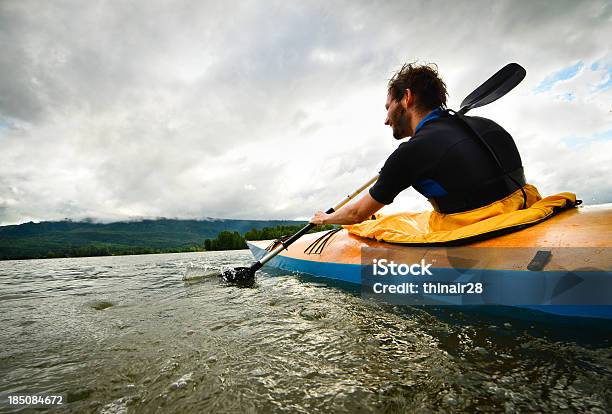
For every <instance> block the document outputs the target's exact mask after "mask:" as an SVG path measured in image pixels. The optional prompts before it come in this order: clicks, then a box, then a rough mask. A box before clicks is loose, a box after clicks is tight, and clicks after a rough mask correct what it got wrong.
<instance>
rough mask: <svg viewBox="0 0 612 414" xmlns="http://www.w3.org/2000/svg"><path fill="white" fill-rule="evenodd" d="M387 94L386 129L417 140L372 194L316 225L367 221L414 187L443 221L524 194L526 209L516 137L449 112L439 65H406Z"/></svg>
mask: <svg viewBox="0 0 612 414" xmlns="http://www.w3.org/2000/svg"><path fill="white" fill-rule="evenodd" d="M387 91H388V93H387V102H386V104H385V108H386V109H387V117H386V119H385V125H389V126H390V127H391V128H392V130H393V137H394V138H395V139H402V138H406V137H411V138H410V139H409V140H408V141H406V142H403V143H402V144H400V145H399V147H398V148H397V149H396V150H395V151H394V152H393V153H392V154H391V155H390V156H389V158H388V159H387V161H386V162H385V164H384V166H383V168H382V170H381V171H380V178H379V179H378V181H377V182H376V183H375V184H374V186H372V188H370V191H369V193H368V194H366V195H365V196H363V197H362V198H361V199H360V200H358V201H357V202H355V203H352V204H347V205H345V206H344V207H342V208H341V209H339V210H338V211H336V212H334V213H331V214H326V213H324V212H321V211H319V212H317V213H316V214H315V215H314V216H313V217H312V219H311V220H310V222H311V223H313V224H317V225H319V224H356V223H361V222H362V221H364V220H367V219H368V218H370V217H371V216H372V215H373V214H374V213H376V212H377V211H378V210H380V209H381V208H382V207H383V206H385V205H388V204H391V203H392V202H393V200H394V198H395V197H396V196H397V195H398V194H399V193H400V192H401V191H403V190H405V189H406V188H408V187H410V186H412V187H414V188H415V189H416V190H417V191H418V192H419V193H421V194H423V195H424V196H425V197H426V198H427V199H428V200H429V201H430V202H431V204H432V205H433V208H434V210H435V212H437V213H438V216H437V217H440V216H445V215H448V214H455V213H462V212H467V211H470V210H474V209H478V208H481V207H484V206H487V205H489V204H491V203H494V202H496V201H498V200H501V199H503V198H504V197H507V196H508V195H510V194H512V193H513V192H515V191H517V190H519V189H520V190H521V191H522V192H523V196H524V197H525V200H524V203H523V206H522V207H523V208H525V203H526V202H527V197H526V196H525V193H524V190H522V188H523V186H525V178H524V175H523V168H522V164H521V158H520V155H519V153H518V150H517V148H516V145H515V143H514V140H513V139H512V137H511V136H510V134H508V133H507V132H506V131H505V130H504V129H503V128H501V127H500V126H499V125H497V124H496V123H494V122H493V121H491V120H488V119H485V118H478V117H463V116H458V115H454V114H452V113H450V112H449V111H446V110H445V108H446V98H447V95H448V94H447V91H446V85H445V84H444V82H443V81H442V79H441V78H440V76H439V75H438V71H437V67H436V66H435V65H416V64H406V65H404V66H402V68H401V69H400V70H399V71H398V72H397V73H396V74H395V75H394V76H393V77H392V78H391V80H390V81H389V84H388V90H387ZM438 222H440V220H438ZM437 227H440V226H437ZM442 227H443V226H442ZM434 230H437V229H434Z"/></svg>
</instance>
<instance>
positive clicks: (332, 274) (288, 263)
mask: <svg viewBox="0 0 612 414" xmlns="http://www.w3.org/2000/svg"><path fill="white" fill-rule="evenodd" d="M247 244H248V246H249V249H250V250H251V252H252V253H253V256H255V258H256V259H257V260H259V259H261V258H262V257H263V256H264V255H265V254H266V251H265V249H262V248H260V247H258V246H255V245H253V244H251V243H247ZM266 265H268V266H272V267H276V268H279V269H283V270H287V271H290V272H300V273H307V274H310V275H313V276H319V277H323V278H326V279H334V280H341V281H344V282H348V283H353V284H357V285H361V271H362V266H361V265H358V264H350V263H331V262H315V261H311V260H303V259H296V258H293V257H286V256H281V255H278V256H276V257H275V258H273V259H272V260H270V261H269V262H268V263H267V264H266ZM439 270H444V269H439ZM503 272H504V273H509V272H512V273H516V274H520V273H524V272H523V271H517V270H504V271H503ZM451 306H452V305H451ZM516 307H517V308H523V309H530V310H537V311H541V312H545V313H550V314H554V315H560V316H570V317H588V318H599V319H612V306H611V305H517V306H516Z"/></svg>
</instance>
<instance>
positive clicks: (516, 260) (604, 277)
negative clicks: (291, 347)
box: [247, 204, 612, 319]
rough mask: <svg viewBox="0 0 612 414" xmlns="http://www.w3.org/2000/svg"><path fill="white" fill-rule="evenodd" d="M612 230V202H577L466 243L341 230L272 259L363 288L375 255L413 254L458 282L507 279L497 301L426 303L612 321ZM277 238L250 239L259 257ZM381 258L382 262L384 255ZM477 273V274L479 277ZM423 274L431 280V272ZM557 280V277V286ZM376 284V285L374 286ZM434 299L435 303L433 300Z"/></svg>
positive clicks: (310, 238)
mask: <svg viewBox="0 0 612 414" xmlns="http://www.w3.org/2000/svg"><path fill="white" fill-rule="evenodd" d="M611 230H612V204H601V205H592V206H581V207H578V208H571V209H568V210H564V211H561V212H559V213H558V214H556V215H555V216H553V217H551V218H550V219H548V220H546V221H544V222H541V223H538V224H536V225H533V226H531V227H528V228H525V229H523V230H520V231H516V232H514V233H510V234H505V235H503V236H499V237H495V238H492V239H488V240H483V241H478V242H475V243H471V244H468V245H465V246H452V247H445V246H442V247H440V246H407V245H402V244H391V243H385V242H378V241H376V240H372V239H364V238H361V237H358V236H355V235H352V234H350V233H349V232H348V231H347V230H345V229H339V230H337V231H332V232H318V233H311V234H306V235H304V236H303V237H302V238H301V239H299V240H298V241H296V242H295V243H293V244H292V245H290V246H289V247H288V248H287V249H285V250H283V251H282V252H281V253H280V254H279V255H277V256H276V257H274V258H273V259H272V260H270V261H269V262H268V263H267V264H266V265H267V266H272V267H276V268H279V269H283V270H286V271H290V272H299V273H304V274H309V275H313V276H317V277H320V278H326V279H333V280H339V281H343V282H348V283H351V284H356V285H361V286H362V293H363V292H364V286H365V285H364V280H366V279H367V280H371V277H370V275H371V271H372V268H373V267H374V268H376V266H375V265H374V266H373V264H372V263H376V259H374V261H373V262H372V261H371V258H372V257H385V259H386V263H391V262H392V259H394V258H395V259H397V260H396V261H397V263H401V262H402V260H404V261H405V260H406V258H410V260H411V263H412V262H414V263H420V264H421V265H423V264H424V263H428V265H427V266H425V267H429V270H431V271H432V272H433V273H434V274H436V272H438V273H437V274H446V275H449V274H451V273H452V276H451V278H452V279H453V280H454V282H457V281H458V280H466V277H468V276H467V275H471V276H469V277H472V279H471V280H476V279H474V277H484V278H485V279H483V280H487V281H491V280H493V279H491V278H495V281H496V282H495V283H497V284H498V285H499V283H498V282H499V281H500V280H501V281H503V289H501V288H499V287H498V288H497V291H496V292H490V293H491V294H490V295H489V296H490V297H494V299H491V300H492V301H491V302H486V303H483V302H482V300H484V299H482V298H478V299H477V300H476V302H474V300H475V299H470V300H471V302H470V301H469V300H468V301H467V302H466V299H465V298H466V295H463V296H462V295H443V294H441V293H440V292H436V291H434V292H433V293H432V292H429V293H431V294H428V295H425V294H424V293H423V291H421V292H420V296H419V300H421V301H422V302H420V303H423V304H425V305H427V304H432V303H434V302H435V303H436V304H442V305H465V304H470V303H472V304H494V305H497V304H499V305H504V306H505V305H508V304H507V303H505V302H496V301H495V300H499V299H500V298H502V297H503V298H505V299H504V300H510V302H511V301H512V300H514V301H515V302H516V303H511V304H509V305H508V306H512V307H519V308H525V309H529V310H532V311H538V312H545V313H549V314H555V315H561V316H564V317H583V318H584V317H587V318H599V319H612V291H611V290H610V286H612V260H611V255H610V252H612V231H611ZM273 243H274V241H271V240H265V241H247V245H248V247H249V249H250V250H251V252H252V254H253V256H254V257H255V258H256V259H257V260H259V259H261V258H262V257H263V256H264V255H265V254H266V253H267V251H268V250H269V249H270V247H271V245H273ZM266 249H268V250H266ZM379 263H382V262H381V261H380V260H379ZM398 268H399V269H401V266H399V267H398V266H396V270H397V269H398ZM408 268H409V267H408V266H405V269H408ZM379 269H380V266H379ZM386 269H387V270H389V267H388V266H387V267H386ZM466 269H467V270H466ZM411 270H414V269H411ZM364 272H365V273H364ZM368 272H370V273H368ZM479 272H480V273H479ZM483 272H484V273H483ZM379 274H380V273H379ZM476 274H478V276H474V275H476ZM364 275H367V277H366V276H364ZM483 275H484V276H483ZM396 276H397V274H396ZM469 277H468V279H469ZM423 278H425V279H423ZM487 278H488V279H487ZM417 279H418V277H417ZM377 280H378V279H377ZM380 280H382V279H380ZM389 280H391V279H389ZM415 280H416V279H415ZM420 280H421V281H422V280H426V276H422V277H421V279H420ZM551 280H554V283H553V284H552V285H553V286H552V288H551V287H550V285H551ZM495 283H492V282H491V283H489V285H487V284H486V283H485V285H487V286H493V285H495ZM455 285H456V286H458V285H459V284H458V283H455ZM468 285H469V283H468ZM495 286H497V285H495ZM589 286H590V287H589ZM370 288H372V286H369V285H368V289H370ZM451 288H452V287H451ZM536 288H537V289H539V290H538V292H539V293H538V294H539V295H544V296H545V298H544V299H546V300H544V299H541V300H540V302H535V301H534V300H533V295H531V296H530V294H531V293H532V291H533V290H534V289H536ZM368 289H366V290H368ZM500 289H501V290H500ZM481 290H482V289H481ZM368 292H370V293H371V290H368ZM509 292H510V294H509ZM530 292H531V293H530ZM442 293H448V292H442ZM451 293H452V292H451ZM455 293H457V292H455ZM460 293H465V292H460ZM496 295H497V296H496ZM391 296H393V295H391ZM404 296H405V297H407V296H408V295H404ZM473 296H474V297H475V296H476V295H473ZM393 297H395V296H393ZM508 297H511V299H508ZM538 297H540V296H538ZM424 298H425V299H424ZM577 298H578V299H577ZM429 299H431V300H433V301H434V302H431V301H430V302H428V300H429ZM423 300H424V302H423ZM479 301H480V302H479Z"/></svg>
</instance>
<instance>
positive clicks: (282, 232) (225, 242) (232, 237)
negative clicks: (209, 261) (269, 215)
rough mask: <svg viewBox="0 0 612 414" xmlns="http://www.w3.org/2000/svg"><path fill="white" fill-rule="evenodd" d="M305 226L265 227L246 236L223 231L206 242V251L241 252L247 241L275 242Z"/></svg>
mask: <svg viewBox="0 0 612 414" xmlns="http://www.w3.org/2000/svg"><path fill="white" fill-rule="evenodd" d="M302 227H303V226H275V227H264V228H262V229H260V230H258V229H255V228H253V229H251V230H249V231H247V232H246V233H245V234H244V236H241V235H240V233H238V232H237V231H222V232H220V233H219V234H218V235H217V237H215V238H214V239H206V240H204V249H205V250H207V251H210V250H239V249H246V248H247V245H246V240H273V239H278V238H281V237H283V236H290V235H292V234H294V233H297V232H298V231H299V230H300V229H301V228H302ZM335 227H336V226H333V225H326V226H317V227H315V228H314V229H312V230H311V231H310V233H312V232H316V231H323V230H330V229H333V228H335Z"/></svg>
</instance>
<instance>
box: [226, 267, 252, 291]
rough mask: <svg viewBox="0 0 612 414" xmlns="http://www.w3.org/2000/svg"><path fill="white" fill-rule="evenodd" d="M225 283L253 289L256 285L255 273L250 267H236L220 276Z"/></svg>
mask: <svg viewBox="0 0 612 414" xmlns="http://www.w3.org/2000/svg"><path fill="white" fill-rule="evenodd" d="M219 279H221V281H222V282H223V283H227V284H231V285H237V286H243V287H251V286H253V284H254V283H255V272H254V271H253V270H252V269H251V268H250V267H236V268H234V269H230V270H225V271H224V272H223V273H221V274H220V275H219Z"/></svg>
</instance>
